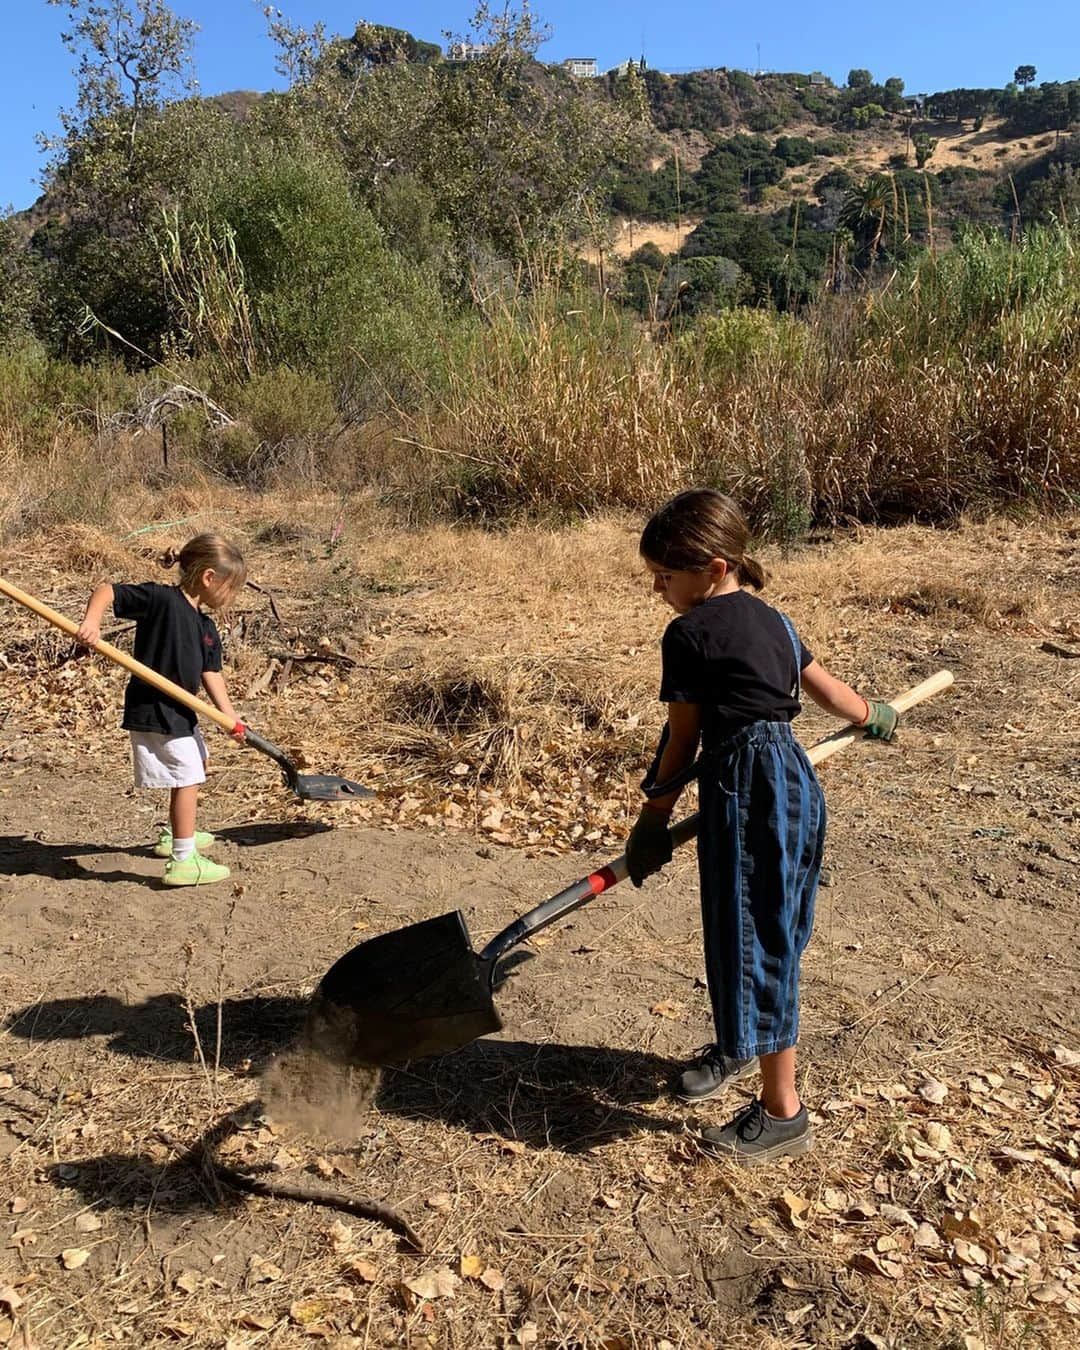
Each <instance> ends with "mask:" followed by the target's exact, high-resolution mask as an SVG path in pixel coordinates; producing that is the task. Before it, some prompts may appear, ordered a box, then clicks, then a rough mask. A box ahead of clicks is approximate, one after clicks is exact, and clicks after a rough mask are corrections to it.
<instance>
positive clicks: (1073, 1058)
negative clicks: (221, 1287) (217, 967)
mask: <svg viewBox="0 0 1080 1350" xmlns="http://www.w3.org/2000/svg"><path fill="white" fill-rule="evenodd" d="M1054 1058H1055V1059H1056V1060H1057V1062H1058V1063H1059V1064H1064V1065H1065V1067H1066V1068H1067V1069H1080V1050H1070V1049H1069V1048H1068V1046H1065V1045H1055V1046H1054ZM8 1086H9V1087H10V1084H9V1085H8Z"/></svg>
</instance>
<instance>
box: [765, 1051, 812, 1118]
mask: <svg viewBox="0 0 1080 1350" xmlns="http://www.w3.org/2000/svg"><path fill="white" fill-rule="evenodd" d="M760 1063H761V1104H762V1106H764V1108H765V1110H766V1111H768V1113H769V1115H770V1116H773V1117H774V1118H776V1119H777V1120H790V1118H791V1117H792V1116H794V1115H796V1114H797V1113H798V1111H799V1109H800V1107H801V1106H802V1103H801V1102H800V1101H799V1094H798V1092H797V1091H796V1090H795V1047H794V1046H793V1045H792V1046H789V1047H788V1049H787V1050H778V1051H777V1052H776V1053H775V1054H772V1055H761V1056H760Z"/></svg>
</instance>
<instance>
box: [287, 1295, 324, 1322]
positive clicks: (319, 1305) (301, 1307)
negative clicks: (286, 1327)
mask: <svg viewBox="0 0 1080 1350" xmlns="http://www.w3.org/2000/svg"><path fill="white" fill-rule="evenodd" d="M329 1308H330V1303H329V1301H328V1300H327V1299H325V1298H299V1299H297V1300H296V1302H295V1303H290V1304H289V1317H290V1319H291V1320H292V1321H293V1322H295V1323H296V1325H297V1326H300V1327H307V1326H310V1325H311V1324H312V1322H317V1321H318V1320H319V1318H320V1317H322V1316H323V1315H324V1314H325V1313H326V1312H328V1311H329Z"/></svg>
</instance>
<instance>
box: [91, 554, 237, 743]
mask: <svg viewBox="0 0 1080 1350" xmlns="http://www.w3.org/2000/svg"><path fill="white" fill-rule="evenodd" d="M113 613H114V614H115V615H116V617H117V618H118V619H134V620H135V649H134V656H135V659H136V661H141V662H142V663H143V665H144V666H149V667H150V668H151V670H156V671H157V672H158V674H159V675H164V676H165V677H166V679H169V680H172V681H173V683H174V684H178V685H179V686H180V687H181V689H186V690H187V691H188V693H189V694H197V693H198V692H199V689H200V687H201V685H202V677H203V672H204V671H207V670H220V669H221V637H220V635H219V634H218V630H217V627H216V626H215V624H214V621H213V619H211V618H210V616H209V615H208V614H203V613H202V611H201V610H198V609H196V608H195V606H194V605H193V604H192V603H191V601H190V600H188V599H187V597H186V596H185V595H184V593H183V591H181V589H180V587H179V586H161V585H159V584H158V583H157V582H155V581H147V582H144V583H143V584H142V585H141V586H114V587H113ZM195 722H196V717H195V714H194V713H193V712H192V711H191V710H190V709H189V708H185V707H184V705H183V704H182V703H177V701H176V700H175V699H174V698H170V697H169V696H168V694H161V693H159V692H158V691H157V690H156V689H154V688H153V687H152V686H151V685H149V684H146V683H145V682H144V681H143V680H140V679H139V677H138V676H137V675H133V676H132V677H131V680H130V681H129V683H128V687H127V690H126V691H125V693H124V720H123V722H122V723H121V725H122V726H123V728H124V730H125V731H155V732H157V733H158V734H159V735H162V736H190V735H191V732H192V730H193V729H194V726H195Z"/></svg>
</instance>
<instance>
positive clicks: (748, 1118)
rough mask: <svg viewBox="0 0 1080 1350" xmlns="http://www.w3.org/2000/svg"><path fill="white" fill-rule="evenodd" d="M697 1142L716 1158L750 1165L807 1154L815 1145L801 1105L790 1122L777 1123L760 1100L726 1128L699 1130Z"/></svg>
mask: <svg viewBox="0 0 1080 1350" xmlns="http://www.w3.org/2000/svg"><path fill="white" fill-rule="evenodd" d="M698 1143H699V1144H700V1145H701V1147H702V1148H703V1149H705V1150H706V1152H708V1153H711V1154H713V1155H714V1156H715V1157H717V1158H726V1159H728V1160H729V1161H731V1162H738V1163H742V1164H743V1165H744V1166H752V1165H753V1164H754V1163H763V1162H770V1161H771V1160H772V1159H773V1158H794V1157H797V1156H798V1155H799V1154H801V1153H809V1152H810V1150H811V1148H813V1146H814V1130H813V1127H812V1126H811V1124H810V1117H809V1115H808V1114H807V1111H806V1107H805V1106H800V1107H799V1110H798V1112H797V1113H796V1114H795V1115H794V1116H792V1117H791V1119H790V1120H778V1119H777V1117H776V1116H770V1115H769V1113H768V1111H766V1110H765V1108H764V1107H763V1106H762V1104H761V1103H760V1102H759V1101H752V1102H751V1103H750V1105H749V1106H747V1107H744V1109H743V1110H742V1111H740V1112H739V1114H738V1115H737V1116H735V1117H734V1119H732V1120H730V1121H728V1123H727V1124H726V1125H724V1126H722V1127H719V1126H713V1127H712V1128H711V1129H707V1130H702V1131H701V1133H700V1134H699V1135H698Z"/></svg>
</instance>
